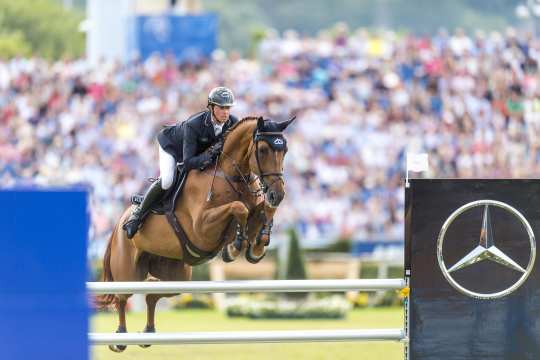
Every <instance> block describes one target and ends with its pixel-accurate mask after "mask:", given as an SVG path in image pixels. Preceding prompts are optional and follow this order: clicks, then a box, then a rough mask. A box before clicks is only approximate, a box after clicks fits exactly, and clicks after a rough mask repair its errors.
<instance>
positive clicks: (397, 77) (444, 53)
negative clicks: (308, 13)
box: [0, 24, 540, 248]
mask: <svg viewBox="0 0 540 360" xmlns="http://www.w3.org/2000/svg"><path fill="white" fill-rule="evenodd" d="M539 60H540V42H539V41H538V39H535V38H532V37H530V36H521V35H519V34H517V33H516V32H515V31H508V32H507V33H506V34H505V35H501V34H500V33H496V32H493V33H490V34H484V33H482V32H477V33H476V34H475V36H474V37H471V36H468V35H467V34H465V32H464V31H462V30H457V31H456V32H455V33H454V34H452V35H449V34H448V33H447V32H446V31H444V30H441V31H440V32H439V33H438V34H437V35H436V36H434V37H432V38H424V37H415V36H409V35H405V36H398V35H396V34H395V33H393V32H389V31H386V32H379V33H377V34H369V33H368V32H367V31H365V30H358V31H355V32H351V31H349V29H348V28H347V27H346V26H344V25H343V24H340V25H338V26H337V27H336V29H335V31H332V32H322V33H321V34H320V35H319V36H318V37H316V38H306V37H302V36H300V35H299V34H298V33H296V32H294V31H288V32H286V33H285V34H284V35H283V37H280V36H279V35H278V34H277V33H275V32H272V33H270V34H269V36H268V37H267V38H266V40H264V41H263V42H262V43H261V44H260V48H259V54H258V59H257V60H251V59H245V58H242V57H240V56H239V55H238V54H234V53H232V54H230V55H229V56H226V55H225V54H224V53H223V52H219V51H218V52H216V53H215V55H214V56H213V59H212V61H211V62H210V63H196V64H193V63H186V64H180V65H177V64H176V62H175V61H174V59H172V58H170V57H166V58H160V57H151V58H149V59H148V60H146V61H145V62H144V63H141V62H133V63H129V64H118V63H101V64H100V65H99V66H97V67H95V68H91V67H90V66H89V65H88V64H87V62H86V61H85V60H75V61H59V62H57V63H52V64H51V63H47V62H45V61H44V60H42V59H39V58H28V59H23V58H14V59H11V60H9V61H1V62H0V124H1V126H0V180H1V182H0V184H1V186H4V187H7V186H12V185H15V184H29V183H37V184H40V185H57V184H66V183H86V184H89V185H90V187H91V192H92V201H91V205H92V206H91V211H92V225H93V228H92V232H91V234H92V241H93V243H92V244H91V245H92V247H93V248H100V245H99V244H103V243H104V242H105V241H106V239H107V237H108V235H109V233H110V231H111V229H112V227H113V225H114V222H115V221H117V219H118V218H119V216H120V214H121V212H122V211H123V209H124V208H125V207H126V206H127V204H128V203H127V200H128V199H129V197H130V195H131V194H133V193H134V192H136V191H139V190H141V188H143V187H145V186H146V184H145V179H146V178H148V177H151V176H155V175H156V174H157V170H158V169H157V166H156V161H157V153H156V151H155V149H156V148H157V147H156V146H155V144H154V142H155V135H156V133H157V131H158V130H159V129H160V127H161V126H162V125H165V124H172V123H174V122H176V121H181V120H184V119H186V118H187V117H188V116H189V115H190V114H192V113H193V112H195V111H197V110H198V109H199V108H200V107H201V106H204V103H205V101H206V99H205V95H206V94H207V92H208V90H209V89H210V88H212V87H214V86H217V85H225V86H228V87H230V88H232V89H234V91H235V93H236V95H237V98H238V99H237V104H238V105H237V106H236V107H235V109H234V113H235V114H236V115H237V116H240V117H243V116H248V115H263V116H265V117H270V118H274V119H276V120H284V119H285V118H287V117H288V116H289V115H290V114H293V113H294V114H297V115H298V118H299V119H298V121H297V123H296V125H295V126H294V127H293V128H292V129H290V131H289V132H288V134H287V136H288V138H289V144H290V152H289V154H288V155H287V159H286V169H285V173H286V177H287V179H286V181H287V197H286V200H285V202H284V203H283V204H282V205H281V206H280V210H279V211H278V215H277V220H276V222H275V223H276V230H277V232H278V234H279V232H280V231H283V230H284V229H285V228H286V227H287V226H289V225H295V226H297V227H298V229H299V230H300V232H301V235H302V236H301V239H302V241H303V242H304V245H306V246H309V245H321V244H326V243H328V242H330V241H333V240H336V239H337V238H352V239H395V238H401V237H402V233H403V201H404V199H403V191H402V186H403V175H404V174H403V163H404V161H403V159H404V154H405V152H406V151H418V152H419V151H426V152H428V153H429V154H430V166H431V173H430V176H433V177H467V178H477V177H478V178H480V177H481V178H495V177H505V178H513V177H535V176H536V177H537V176H538V175H539V174H540V135H539V134H540V84H539V81H538V79H539V76H538V75H539V74H538V61H539ZM96 244H97V245H96Z"/></svg>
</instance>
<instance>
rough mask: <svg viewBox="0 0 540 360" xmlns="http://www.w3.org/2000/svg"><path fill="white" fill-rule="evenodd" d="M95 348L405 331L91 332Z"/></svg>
mask: <svg viewBox="0 0 540 360" xmlns="http://www.w3.org/2000/svg"><path fill="white" fill-rule="evenodd" d="M89 340H90V343H91V344H93V345H116V344H122V345H145V344H147V345H175V344H232V343H246V342H258V343H273V342H280V343H282V342H331V341H335V342H338V341H340V342H342V341H388V340H394V341H403V340H405V334H404V331H403V330H402V329H366V330H294V331H293V330H287V331H231V332H186V333H156V334H154V333H133V334H129V333H127V334H104V333H90V334H89Z"/></svg>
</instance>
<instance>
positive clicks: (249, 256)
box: [246, 244, 266, 264]
mask: <svg viewBox="0 0 540 360" xmlns="http://www.w3.org/2000/svg"><path fill="white" fill-rule="evenodd" d="M252 250H253V247H252V245H251V244H249V245H248V248H247V249H246V260H247V261H248V262H249V263H250V264H257V263H258V262H259V261H261V260H262V259H263V258H264V257H265V255H266V251H265V252H264V253H263V254H262V255H261V256H259V257H256V256H254V255H253V253H252V252H251V251H252Z"/></svg>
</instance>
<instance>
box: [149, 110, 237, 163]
mask: <svg viewBox="0 0 540 360" xmlns="http://www.w3.org/2000/svg"><path fill="white" fill-rule="evenodd" d="M236 122H238V119H237V118H236V117H234V116H232V115H230V116H229V119H228V120H227V121H226V122H225V124H223V128H222V130H221V134H220V135H218V136H216V135H215V132H214V126H213V124H212V120H211V115H210V110H206V111H201V112H199V113H197V114H194V115H192V116H190V117H189V119H187V120H186V121H183V122H181V123H178V124H176V125H171V126H166V127H165V128H163V129H162V130H161V131H160V132H159V134H158V142H159V145H160V146H161V148H162V149H163V150H165V151H166V152H168V153H169V154H171V155H172V156H174V158H175V159H176V161H178V160H179V159H182V161H183V162H184V166H185V167H186V168H187V169H193V168H198V167H201V166H202V165H203V164H202V163H203V157H202V156H201V153H202V152H204V150H206V149H208V147H210V146H211V145H213V144H215V143H216V142H218V140H220V139H221V138H222V136H223V134H224V133H225V132H226V131H227V130H228V129H229V128H230V127H231V126H233V125H234V124H235V123H236Z"/></svg>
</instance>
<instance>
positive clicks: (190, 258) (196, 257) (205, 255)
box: [165, 211, 232, 266]
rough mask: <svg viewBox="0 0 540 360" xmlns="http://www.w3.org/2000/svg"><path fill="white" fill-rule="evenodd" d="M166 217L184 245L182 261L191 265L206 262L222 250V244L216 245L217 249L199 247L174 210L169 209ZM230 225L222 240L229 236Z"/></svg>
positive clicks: (182, 245)
mask: <svg viewBox="0 0 540 360" xmlns="http://www.w3.org/2000/svg"><path fill="white" fill-rule="evenodd" d="M165 217H166V218H167V221H168V222H169V224H170V225H171V227H172V228H173V230H174V232H175V234H176V237H177V238H178V240H179V241H180V246H181V247H182V255H183V256H182V261H184V262H185V263H186V264H188V265H191V266H195V265H200V264H204V263H205V262H207V261H208V260H210V259H212V258H213V257H214V256H216V255H217V253H218V252H219V250H221V246H220V245H221V244H220V245H218V246H216V249H215V250H213V251H206V250H202V249H199V248H198V247H197V246H196V245H195V244H193V243H192V242H191V240H189V238H188V236H187V234H186V232H185V231H184V229H183V228H182V225H180V223H179V222H178V219H177V218H176V215H175V214H174V212H169V211H168V212H167V213H166V214H165ZM231 222H232V220H231ZM230 226H231V223H229V224H228V225H227V227H226V228H225V231H224V233H223V235H222V240H221V242H223V241H224V240H225V237H226V236H227V233H228V232H229V228H230Z"/></svg>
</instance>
